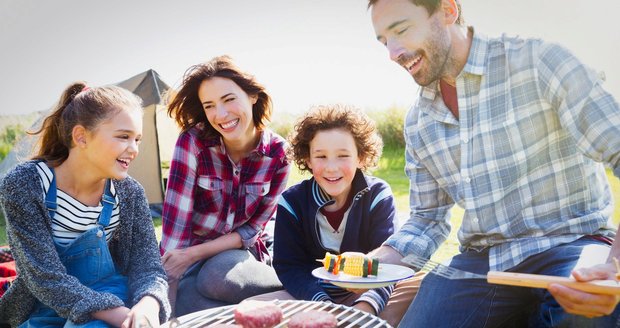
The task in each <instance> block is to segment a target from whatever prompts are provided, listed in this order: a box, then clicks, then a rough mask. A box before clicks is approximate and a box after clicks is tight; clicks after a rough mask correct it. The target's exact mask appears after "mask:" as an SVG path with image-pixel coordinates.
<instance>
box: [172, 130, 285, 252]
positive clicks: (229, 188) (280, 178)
mask: <svg viewBox="0 0 620 328" xmlns="http://www.w3.org/2000/svg"><path fill="white" fill-rule="evenodd" d="M200 129H201V126H196V127H194V128H192V129H190V130H188V131H186V132H184V133H182V134H181V135H180V136H179V138H178V140H177V143H176V146H175V150H174V154H173V158H172V162H171V163H170V175H169V178H168V188H167V190H166V199H165V200H164V208H163V213H162V221H163V227H162V241H161V248H162V250H164V251H166V250H171V249H179V248H186V247H189V246H193V245H197V244H200V243H202V242H204V241H206V240H212V239H215V238H217V237H219V236H222V235H224V234H227V233H231V232H238V233H239V234H240V235H241V239H242V242H243V246H244V248H246V249H247V248H250V247H253V246H255V243H256V241H257V239H258V237H260V234H261V233H262V231H263V229H264V227H265V225H266V224H267V221H269V219H270V218H271V217H272V216H273V215H274V213H275V211H276V208H277V206H278V197H279V196H280V194H281V193H282V191H283V190H284V188H285V187H286V180H287V178H288V172H289V164H288V161H287V160H286V156H285V151H284V145H285V141H284V139H282V137H280V136H279V135H277V134H275V133H273V132H271V131H270V130H265V131H263V132H262V135H261V139H260V141H259V143H258V145H257V147H256V148H255V149H254V150H252V151H251V152H250V154H249V155H248V156H247V157H245V158H243V159H242V160H241V161H240V162H239V164H235V163H234V162H233V161H232V160H230V158H229V157H228V154H227V153H226V148H225V147H224V144H223V143H222V142H221V138H213V139H205V138H201V137H200Z"/></svg>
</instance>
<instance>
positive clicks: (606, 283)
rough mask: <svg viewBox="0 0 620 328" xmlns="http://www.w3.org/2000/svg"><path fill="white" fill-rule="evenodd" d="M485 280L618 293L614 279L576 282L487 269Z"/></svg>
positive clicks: (498, 282)
mask: <svg viewBox="0 0 620 328" xmlns="http://www.w3.org/2000/svg"><path fill="white" fill-rule="evenodd" d="M487 281H488V282H489V283H491V284H498V285H510V286H521V287H533V288H547V286H549V284H551V283H557V284H560V285H564V286H568V287H570V288H573V289H577V290H581V291H584V292H590V293H595V294H607V295H620V283H619V282H618V281H616V280H593V281H590V282H578V281H575V279H573V278H567V277H557V276H546V275H540V274H529V273H515V272H501V271H489V273H488V274H487Z"/></svg>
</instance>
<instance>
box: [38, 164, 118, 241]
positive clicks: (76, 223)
mask: <svg viewBox="0 0 620 328" xmlns="http://www.w3.org/2000/svg"><path fill="white" fill-rule="evenodd" d="M37 171H38V172H39V177H40V178H41V183H42V185H43V192H44V194H43V198H45V195H46V194H47V191H48V190H49V187H50V183H51V181H52V177H53V175H52V171H51V170H50V168H49V167H48V166H47V165H46V164H45V163H44V162H38V163H37ZM110 191H111V192H112V195H113V196H114V198H115V199H116V204H115V205H114V210H113V211H112V217H111V218H110V224H109V225H108V226H107V227H105V233H106V240H107V241H108V242H109V241H110V240H111V239H112V235H113V233H114V230H116V227H117V226H118V224H119V201H118V196H117V195H116V190H115V189H114V184H113V183H112V184H110ZM56 202H57V204H58V208H57V210H56V214H54V218H53V219H52V236H53V238H54V242H56V243H57V244H60V245H63V246H64V245H68V244H69V243H70V242H71V241H73V240H75V239H76V238H77V237H79V236H80V235H81V234H82V233H84V232H86V231H87V230H90V229H92V228H94V227H96V226H97V222H98V219H99V214H100V213H101V210H102V209H103V205H101V204H99V205H97V206H88V205H84V204H83V203H82V202H80V201H79V200H77V199H75V198H73V197H72V196H70V195H68V194H66V193H65V192H63V191H62V190H61V189H58V193H57V196H56Z"/></svg>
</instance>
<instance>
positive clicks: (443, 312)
mask: <svg viewBox="0 0 620 328" xmlns="http://www.w3.org/2000/svg"><path fill="white" fill-rule="evenodd" d="M585 246H587V247H585ZM584 247H585V248H584ZM582 252H583V254H584V259H585V258H588V257H591V255H586V253H587V254H596V255H597V256H600V257H603V258H606V256H607V254H608V253H609V246H608V245H606V244H604V243H603V242H600V241H597V240H594V239H592V238H589V237H584V238H581V239H579V240H576V241H574V242H572V243H568V244H564V245H560V246H557V247H554V248H552V249H550V250H548V251H545V252H543V253H540V254H537V255H534V256H531V257H529V258H528V259H526V260H525V261H523V262H522V263H520V264H519V265H517V266H516V267H514V268H512V269H511V270H509V271H512V272H522V273H537V274H546V275H553V276H564V277H568V276H569V275H570V273H571V270H572V269H573V268H574V267H575V265H576V264H577V263H578V261H579V259H580V256H581V255H582ZM450 266H451V267H454V268H457V269H461V270H466V271H470V272H475V273H479V274H486V273H487V272H488V271H489V257H488V252H487V251H482V252H476V251H467V252H464V253H461V254H458V255H456V256H454V258H453V259H452V261H451V263H450ZM619 314H620V307H617V308H616V310H615V311H614V313H613V314H612V315H610V316H606V317H601V318H595V319H588V318H586V317H582V316H575V315H571V314H568V313H566V312H564V310H563V309H562V307H561V306H560V305H559V304H558V303H557V302H556V301H555V299H554V298H553V296H552V295H551V294H550V293H549V292H548V291H547V290H546V289H540V288H526V287H512V286H502V285H493V284H489V283H487V282H486V281H485V280H483V279H463V280H449V279H446V278H442V277H439V276H437V275H433V274H428V275H427V277H426V278H425V279H424V280H423V281H422V285H421V287H420V291H419V292H418V294H417V296H416V298H415V300H414V302H413V303H412V304H411V306H410V307H409V309H408V310H407V313H406V314H405V316H404V317H403V319H402V321H401V323H400V325H399V327H528V326H529V327H616V324H617V320H618V317H619Z"/></svg>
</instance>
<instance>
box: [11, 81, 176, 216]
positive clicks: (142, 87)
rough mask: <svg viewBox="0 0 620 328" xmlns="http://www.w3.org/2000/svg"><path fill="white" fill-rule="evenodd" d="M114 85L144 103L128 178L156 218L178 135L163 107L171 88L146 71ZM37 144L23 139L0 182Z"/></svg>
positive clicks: (34, 126) (39, 124) (27, 137)
mask: <svg viewBox="0 0 620 328" xmlns="http://www.w3.org/2000/svg"><path fill="white" fill-rule="evenodd" d="M116 85H118V86H120V87H123V88H125V89H127V90H129V91H131V92H133V93H134V94H136V95H138V96H139V97H140V98H142V101H143V106H144V117H143V118H144V124H143V131H142V134H143V138H142V143H141V144H140V155H139V156H138V157H137V158H136V160H134V161H133V162H132V164H131V167H130V169H129V175H131V176H132V177H134V178H135V179H136V180H138V181H139V182H140V183H141V184H142V186H144V190H145V191H146V197H147V198H148V201H149V204H150V205H151V209H152V210H153V212H154V213H153V215H158V213H160V212H161V204H162V203H163V198H164V189H165V185H164V179H163V177H162V169H161V166H162V162H166V161H168V162H169V161H170V159H171V158H172V151H173V148H174V143H175V141H176V137H177V136H178V132H179V130H178V128H177V127H176V125H175V124H174V122H173V121H172V119H170V118H169V117H168V116H167V114H166V108H165V107H164V106H163V97H164V93H165V92H167V91H168V89H170V87H169V86H168V85H167V84H166V83H164V82H163V81H162V80H161V79H160V77H159V74H157V72H155V71H154V70H148V71H146V72H143V73H141V74H138V75H136V76H133V77H131V78H129V79H127V80H124V81H122V82H119V83H116ZM50 111H51V109H49V110H46V111H43V112H42V114H41V116H40V117H39V118H38V119H37V120H36V122H35V123H34V124H33V125H32V126H31V127H30V128H29V129H28V131H36V130H37V129H38V127H40V126H41V124H42V123H43V119H44V118H45V117H46V116H47V115H48V114H49V113H50ZM36 140H37V136H29V135H26V136H24V137H22V138H21V139H20V140H19V141H18V142H17V143H16V144H15V146H14V147H13V149H12V150H11V151H10V152H9V153H8V154H7V156H6V157H5V159H4V160H3V161H2V162H1V163H0V179H1V178H2V177H4V176H5V175H6V173H7V172H8V171H9V170H11V169H12V168H14V167H15V166H16V165H17V164H18V163H20V162H23V161H25V160H28V159H29V158H31V157H32V155H33V152H34V150H35V149H34V147H35V145H36Z"/></svg>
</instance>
